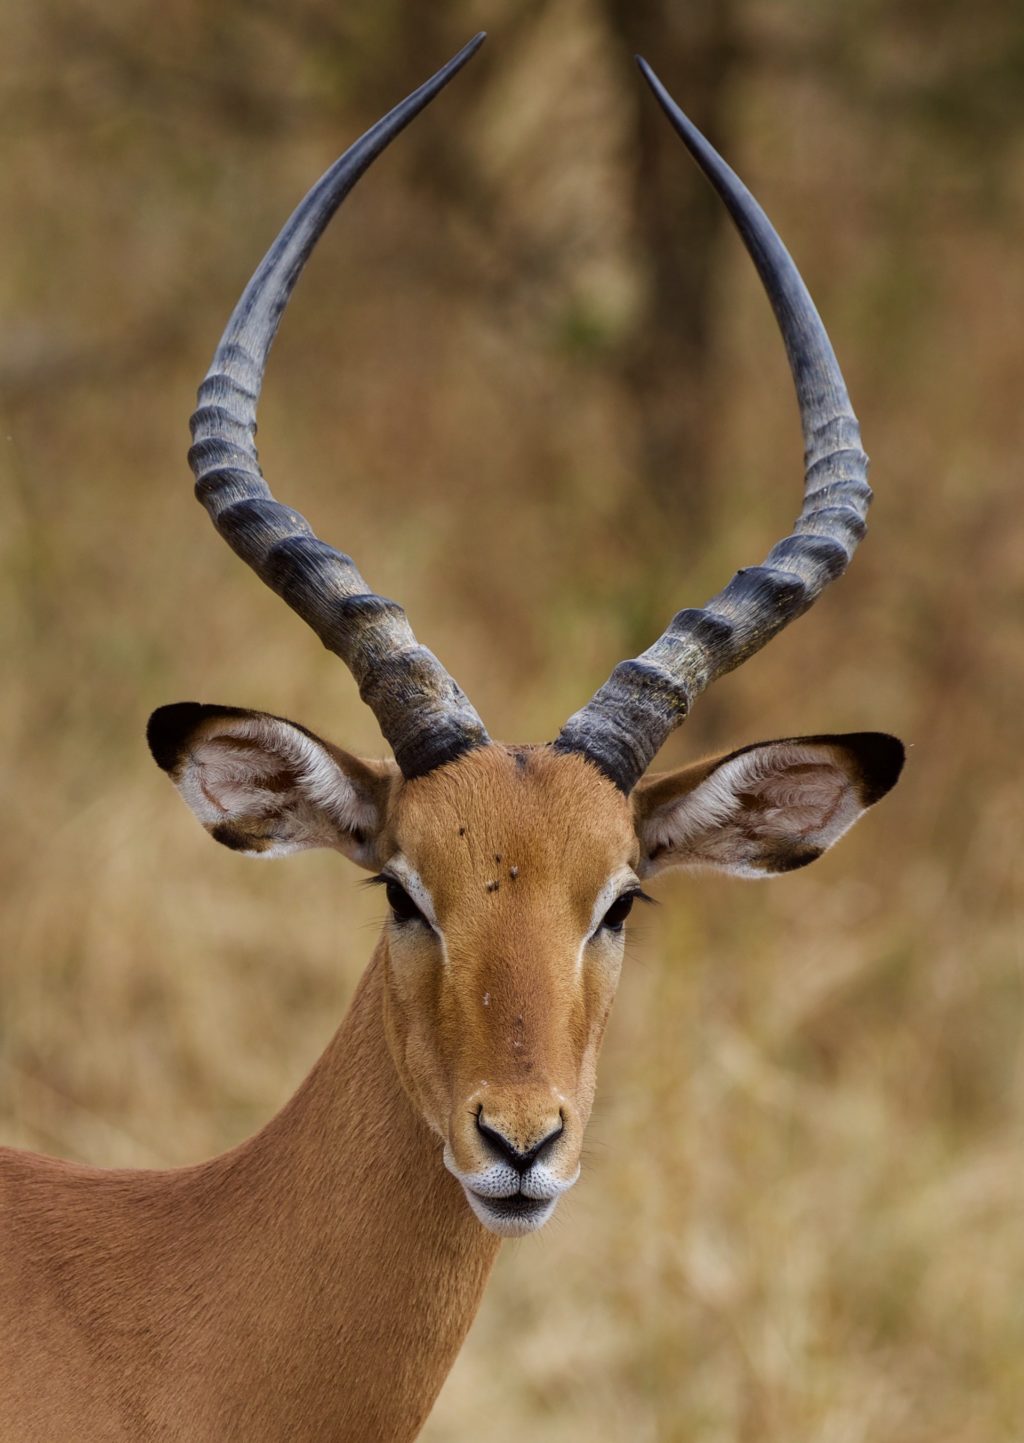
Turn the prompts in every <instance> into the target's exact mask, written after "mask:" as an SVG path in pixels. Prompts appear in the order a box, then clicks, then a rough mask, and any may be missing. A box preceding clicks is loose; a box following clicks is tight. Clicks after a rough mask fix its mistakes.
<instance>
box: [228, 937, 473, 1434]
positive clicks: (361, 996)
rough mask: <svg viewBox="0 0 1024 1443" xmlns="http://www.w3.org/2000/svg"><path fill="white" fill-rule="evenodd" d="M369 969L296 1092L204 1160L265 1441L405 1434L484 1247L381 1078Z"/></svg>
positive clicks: (390, 1085) (451, 1182) (411, 1119)
mask: <svg viewBox="0 0 1024 1443" xmlns="http://www.w3.org/2000/svg"><path fill="white" fill-rule="evenodd" d="M382 978H383V959H382V956H381V954H380V952H378V953H377V954H375V956H374V958H373V960H372V961H371V963H370V965H369V967H368V969H367V971H366V973H365V974H364V977H363V979H362V981H361V983H360V985H359V989H358V991H357V993H356V996H355V998H354V1000H353V1003H352V1006H351V1008H350V1010H349V1013H348V1016H347V1017H346V1019H345V1021H344V1022H343V1023H342V1025H341V1028H340V1029H339V1031H338V1032H337V1034H336V1035H335V1037H334V1039H333V1040H332V1042H331V1043H330V1045H329V1047H328V1048H327V1051H326V1052H325V1053H324V1055H323V1056H322V1057H321V1058H320V1060H319V1062H318V1063H317V1064H316V1066H315V1067H314V1068H313V1070H312V1072H311V1073H310V1075H309V1077H308V1078H307V1079H306V1081H305V1082H304V1083H303V1085H302V1086H301V1087H300V1089H299V1091H298V1092H297V1093H296V1095H295V1096H294V1097H293V1098H292V1100H291V1101H290V1102H289V1103H288V1104H287V1105H286V1106H285V1108H284V1109H283V1110H282V1111H281V1112H280V1113H279V1114H278V1115H277V1116H276V1117H275V1118H274V1119H273V1120H272V1121H271V1122H270V1123H269V1124H268V1126H267V1127H266V1128H265V1129H264V1130H263V1131H262V1132H261V1133H259V1134H257V1136H256V1137H254V1138H252V1139H251V1140H250V1141H249V1142H247V1143H245V1144H243V1145H242V1146H241V1147H240V1148H238V1149H236V1150H235V1151H234V1152H233V1153H229V1154H227V1155H225V1157H223V1158H219V1159H216V1160H215V1161H214V1162H213V1163H211V1164H209V1165H208V1167H209V1168H210V1169H211V1170H213V1171H212V1172H211V1173H210V1174H209V1175H208V1178H207V1181H208V1182H210V1183H212V1184H214V1187H213V1191H214V1192H215V1193H220V1194H221V1196H224V1195H225V1193H226V1194H229V1195H231V1196H232V1197H233V1198H234V1200H235V1202H236V1204H238V1205H239V1206H238V1211H237V1213H236V1216H235V1217H234V1219H233V1220H232V1222H233V1225H232V1226H231V1227H230V1228H229V1231H230V1232H232V1233H234V1234H235V1237H234V1244H235V1248H237V1252H236V1253H235V1258H236V1260H238V1261H241V1260H243V1259H244V1260H245V1261H244V1263H243V1267H242V1271H243V1273H244V1274H245V1275H246V1276H247V1277H248V1279H249V1287H248V1288H246V1289H245V1290H244V1291H245V1292H247V1293H248V1294H249V1296H248V1298H247V1299H245V1300H244V1312H245V1313H247V1314H248V1318H247V1320H246V1321H247V1324H248V1326H246V1327H244V1328H243V1329H238V1328H237V1327H236V1328H235V1329H234V1332H235V1335H236V1336H246V1335H247V1336H248V1338H249V1344H250V1349H251V1350H252V1351H255V1352H256V1353H258V1354H259V1355H260V1359H259V1365H258V1366H259V1370H260V1372H261V1373H262V1376H263V1378H264V1379H266V1378H273V1379H275V1380H276V1382H275V1386H276V1389H277V1391H278V1393H279V1396H280V1402H281V1406H282V1407H283V1408H284V1409H285V1411H286V1412H287V1413H288V1415H289V1418H290V1425H289V1426H290V1431H289V1430H285V1431H284V1432H282V1434H281V1436H288V1437H294V1438H300V1437H301V1438H306V1437H310V1438H313V1437H318V1438H319V1437H327V1436H331V1437H339V1438H353V1439H355V1438H371V1437H382V1438H384V1437H386V1438H388V1439H389V1440H395V1443H398V1440H402V1439H406V1438H409V1439H411V1438H413V1437H415V1435H416V1433H417V1432H418V1431H419V1429H420V1427H421V1426H422V1423H423V1421H424V1419H425V1418H426V1415H427V1413H428V1412H429V1410H430V1407H431V1406H432V1404H433V1402H434V1399H435V1397H436V1395H437V1393H438V1391H439V1390H440V1387H441V1384H442V1383H443V1381H444V1379H445V1377H446V1376H447V1373H448V1371H449V1369H450V1368H451V1365H452V1363H453V1362H454V1360H455V1357H456V1355H457V1353H458V1350H459V1348H460V1346H461V1344H462V1341H463V1339H464V1337H465V1334H466V1332H467V1331H468V1328H469V1325H470V1323H471V1322H472V1320H473V1317H474V1316H475V1314H476V1311H477V1308H478V1307H479V1304H480V1299H481V1297H482V1294H483V1290H484V1286H485V1284H486V1281H487V1277H488V1274H489V1273H490V1269H491V1266H492V1264H493V1262H494V1259H495V1256H496V1254H497V1249H498V1246H499V1241H498V1239H497V1238H495V1237H494V1236H493V1235H492V1234H490V1233H489V1232H488V1231H487V1230H486V1229H485V1228H483V1227H482V1226H481V1224H480V1223H479V1222H478V1221H477V1219H476V1218H475V1217H474V1216H473V1214H472V1211H471V1210H470V1208H469V1206H468V1205H467V1202H466V1199H465V1196H464V1195H463V1191H462V1188H461V1187H460V1186H459V1184H458V1182H457V1181H456V1180H455V1178H453V1177H452V1176H451V1175H450V1174H449V1173H448V1172H447V1170H446V1169H445V1167H444V1166H443V1162H442V1145H441V1142H440V1139H438V1138H437V1137H435V1136H434V1134H433V1133H432V1132H431V1130H430V1129H429V1128H428V1127H427V1125H426V1123H425V1122H424V1121H423V1120H422V1118H421V1117H420V1116H419V1115H418V1114H417V1113H416V1112H415V1111H414V1109H413V1106H412V1104H411V1102H410V1101H409V1098H408V1096H407V1095H406V1093H405V1091H404V1089H403V1088H402V1085H401V1083H400V1081H399V1078H398V1076H397V1074H396V1072H395V1068H394V1064H393V1062H392V1060H391V1056H390V1053H389V1051H388V1047H387V1042H386V1038H385V1032H384V1016H383V1009H384V999H383V987H382ZM240 1303H243V1299H242V1298H241V1297H238V1296H236V1298H235V1300H234V1302H233V1304H232V1306H233V1308H236V1307H237V1306H238V1305H239V1304H240ZM253 1344H255V1348H254V1349H252V1345H253ZM281 1422H282V1424H283V1423H284V1422H285V1419H284V1418H282V1419H281ZM318 1430H319V1431H318ZM250 1436H262V1435H261V1434H258V1433H253V1434H250ZM275 1436H276V1435H275Z"/></svg>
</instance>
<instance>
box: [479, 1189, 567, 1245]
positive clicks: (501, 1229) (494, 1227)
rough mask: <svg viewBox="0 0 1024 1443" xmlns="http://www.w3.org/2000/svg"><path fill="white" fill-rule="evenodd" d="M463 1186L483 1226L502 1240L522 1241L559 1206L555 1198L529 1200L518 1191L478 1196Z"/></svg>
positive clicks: (540, 1225) (541, 1224) (529, 1198)
mask: <svg viewBox="0 0 1024 1443" xmlns="http://www.w3.org/2000/svg"><path fill="white" fill-rule="evenodd" d="M463 1187H464V1189H465V1193H466V1198H467V1200H468V1202H469V1205H470V1207H471V1208H472V1209H473V1211H474V1212H475V1213H476V1215H477V1217H478V1218H479V1219H480V1221H481V1222H482V1223H483V1225H484V1227H485V1228H487V1229H489V1231H490V1232H492V1233H497V1234H498V1236H499V1237H503V1238H521V1237H523V1236H525V1234H526V1233H533V1232H536V1231H537V1229H538V1228H540V1227H543V1226H544V1224H545V1223H546V1222H547V1220H548V1218H549V1217H550V1216H551V1214H552V1213H553V1212H554V1210H555V1207H556V1206H557V1204H558V1198H557V1197H548V1198H532V1197H527V1196H526V1194H525V1193H521V1192H517V1193H513V1194H512V1195H511V1196H510V1197H481V1195H480V1194H479V1193H477V1192H474V1191H473V1190H472V1188H468V1187H465V1184H463Z"/></svg>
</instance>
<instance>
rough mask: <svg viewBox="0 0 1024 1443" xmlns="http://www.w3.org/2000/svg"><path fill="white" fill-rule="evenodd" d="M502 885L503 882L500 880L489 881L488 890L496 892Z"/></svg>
mask: <svg viewBox="0 0 1024 1443" xmlns="http://www.w3.org/2000/svg"><path fill="white" fill-rule="evenodd" d="M500 886H501V883H500V882H498V881H493V882H488V883H487V890H488V892H496V891H497V890H498V888H499V887H500Z"/></svg>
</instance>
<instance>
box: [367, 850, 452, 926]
mask: <svg viewBox="0 0 1024 1443" xmlns="http://www.w3.org/2000/svg"><path fill="white" fill-rule="evenodd" d="M381 875H382V876H384V877H387V876H389V875H390V876H392V877H394V879H395V881H396V882H400V883H401V884H402V886H403V887H404V888H405V890H406V891H407V892H408V893H409V896H410V897H411V898H412V900H413V901H414V902H415V903H416V905H417V907H418V908H419V909H420V911H421V912H422V913H423V915H424V917H426V919H427V921H428V922H429V923H430V925H431V927H433V929H434V931H435V932H436V933H437V935H438V936H439V937H440V936H441V929H440V927H439V926H438V925H437V913H436V912H435V911H434V899H433V897H432V896H431V895H430V889H429V888H428V887H427V885H426V883H425V882H424V880H423V878H422V877H421V876H420V874H419V872H417V870H416V868H415V867H414V866H412V865H411V864H410V863H409V862H407V861H406V859H405V858H404V857H403V856H402V854H401V852H396V853H395V855H394V856H393V857H391V858H389V860H388V861H387V862H385V864H384V866H383V867H382V868H381Z"/></svg>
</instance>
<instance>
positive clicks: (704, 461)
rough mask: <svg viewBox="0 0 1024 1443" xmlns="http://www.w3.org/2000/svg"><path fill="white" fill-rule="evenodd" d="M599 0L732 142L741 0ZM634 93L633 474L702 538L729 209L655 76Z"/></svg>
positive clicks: (674, 88) (628, 46)
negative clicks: (721, 258)
mask: <svg viewBox="0 0 1024 1443" xmlns="http://www.w3.org/2000/svg"><path fill="white" fill-rule="evenodd" d="M599 3H600V4H601V5H602V6H603V7H604V10H605V12H606V16H607V22H608V24H609V25H610V27H611V29H612V31H613V32H614V33H615V34H616V35H618V36H619V37H621V43H622V50H623V53H624V54H627V55H632V54H633V53H638V54H640V55H643V56H644V57H645V58H646V59H647V60H648V61H649V62H650V63H651V65H652V66H653V67H654V69H655V71H656V72H657V74H658V76H659V77H660V78H661V80H662V81H663V82H664V83H665V85H666V86H667V87H668V89H669V91H670V92H671V94H672V95H673V96H674V97H675V98H676V99H677V100H678V101H679V103H680V105H682V107H683V108H684V109H685V111H686V113H687V114H688V115H689V116H690V118H691V119H692V120H693V122H694V123H695V124H696V125H697V126H698V127H699V128H700V130H701V131H703V133H704V134H705V135H706V136H707V137H708V138H709V139H710V140H711V141H712V143H713V144H714V145H715V146H716V147H719V148H722V149H724V150H726V151H728V144H727V141H726V136H727V133H728V117H727V115H726V113H725V111H726V107H727V105H728V101H729V95H730V88H731V82H732V79H733V75H734V72H735V69H736V64H737V60H738V58H739V53H740V52H739V46H738V43H737V35H736V29H737V6H736V3H735V0H690V3H689V4H687V5H686V6H670V5H666V4H665V3H664V0H599ZM630 94H631V95H632V96H633V103H632V116H633V170H632V173H633V175H634V177H635V182H634V195H633V199H632V203H633V208H634V213H635V215H636V225H637V229H638V251H639V264H640V266H641V268H642V273H643V287H642V298H641V304H640V310H639V313H638V316H637V320H636V324H635V326H634V328H633V331H632V334H631V335H630V336H629V337H628V338H627V341H626V343H625V345H624V346H623V349H622V352H621V361H620V373H621V382H622V385H623V387H624V389H625V391H626V393H627V395H628V400H629V405H630V407H631V410H632V413H633V414H634V415H635V417H636V420H637V440H636V449H637V456H636V464H637V477H636V479H637V484H638V485H642V486H645V487H646V488H648V490H649V493H650V496H651V499H652V501H653V502H654V508H655V510H656V512H657V514H658V518H659V520H660V521H662V522H664V521H670V522H672V523H681V524H682V525H683V526H684V527H685V528H686V530H690V529H691V528H693V530H694V531H695V532H696V533H697V535H698V537H699V535H700V533H701V531H702V529H703V523H704V522H705V520H706V516H707V491H708V462H709V455H708V442H709V436H710V428H709V409H710V398H711V381H712V377H711V375H710V365H709V359H710V355H711V352H712V349H713V347H712V340H713V334H712V333H713V326H714V300H715V285H714V279H715V267H716V262H717V257H718V251H719V243H720V238H721V235H722V231H723V227H724V226H725V224H726V216H725V211H724V210H723V208H722V205H721V202H720V201H719V200H718V198H717V196H715V194H714V193H713V192H712V190H711V188H710V186H709V185H708V184H707V182H706V181H705V180H704V178H703V177H702V176H701V174H700V172H699V171H698V170H697V168H696V167H695V166H694V165H693V164H692V163H691V162H690V161H689V159H688V157H687V155H686V152H685V150H684V148H683V146H682V143H681V142H680V140H679V139H678V137H677V136H676V135H675V133H674V132H673V131H672V130H671V128H670V127H669V125H668V124H667V123H666V120H665V117H664V116H663V115H662V113H661V110H660V109H659V107H658V106H657V105H656V104H655V103H654V101H653V99H652V97H651V95H650V94H649V93H648V90H647V87H646V86H645V85H643V84H642V83H634V84H633V85H632V87H631V88H630ZM677 564H678V563H677Z"/></svg>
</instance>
